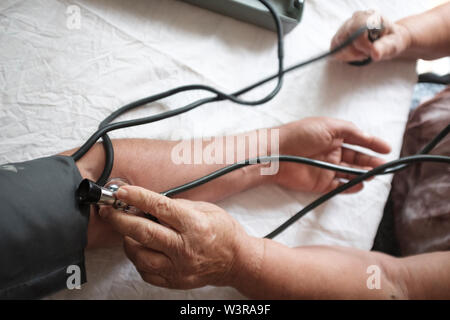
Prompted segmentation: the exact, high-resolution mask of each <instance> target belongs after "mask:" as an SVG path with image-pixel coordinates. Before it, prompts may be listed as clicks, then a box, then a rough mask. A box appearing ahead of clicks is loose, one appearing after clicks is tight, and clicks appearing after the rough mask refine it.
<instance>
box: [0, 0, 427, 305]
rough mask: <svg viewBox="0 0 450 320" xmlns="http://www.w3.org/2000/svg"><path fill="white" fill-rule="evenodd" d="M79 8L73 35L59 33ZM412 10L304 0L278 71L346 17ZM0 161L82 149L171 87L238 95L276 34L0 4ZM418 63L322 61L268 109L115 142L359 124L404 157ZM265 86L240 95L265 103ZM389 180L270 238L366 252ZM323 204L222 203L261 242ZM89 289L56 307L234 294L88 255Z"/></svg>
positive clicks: (198, 113)
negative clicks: (122, 110)
mask: <svg viewBox="0 0 450 320" xmlns="http://www.w3.org/2000/svg"><path fill="white" fill-rule="evenodd" d="M70 5H76V6H78V7H79V8H80V13H81V20H80V21H81V25H80V27H81V29H79V30H76V29H75V30H73V29H69V28H68V27H67V19H68V17H69V16H70V15H69V14H67V12H66V11H67V10H68V7H69V6H70ZM423 6H424V4H421V3H420V1H419V0H414V1H411V0H403V1H395V2H394V1H389V0H382V1H370V0H359V1H355V0H341V1H319V0H309V1H307V3H306V9H305V12H304V18H303V21H302V23H301V24H300V26H299V27H297V28H296V29H295V30H294V31H293V32H291V33H290V34H289V35H288V36H287V37H286V40H285V42H286V45H285V46H286V65H287V66H288V65H291V64H293V63H294V62H297V61H301V60H304V59H307V58H309V57H311V56H313V55H315V54H317V53H321V52H323V51H324V50H327V49H328V47H329V42H330V39H331V38H332V36H333V34H334V33H335V31H336V30H337V28H338V27H339V25H340V24H341V23H342V22H343V21H344V20H345V19H347V18H348V17H349V16H350V15H351V14H352V12H353V11H355V10H357V9H366V8H373V7H375V8H378V9H379V10H380V11H381V12H383V13H385V14H386V15H387V17H389V18H391V19H393V20H395V19H398V18H401V17H403V16H406V15H410V14H413V13H417V12H419V11H421V10H423V9H424V8H423ZM0 42H1V47H2V49H1V50H0V88H1V90H0V128H1V130H0V163H7V162H12V161H22V160H29V159H33V158H37V157H41V156H46V155H51V154H54V153H57V152H61V151H63V150H67V149H70V148H74V147H77V146H79V145H80V144H81V143H83V142H84V141H85V139H87V138H88V137H89V136H90V135H91V134H92V133H93V132H94V131H95V129H96V127H97V126H98V124H99V122H100V121H101V120H102V119H103V118H105V117H106V116H107V115H108V114H109V113H110V112H112V111H113V110H115V109H117V108H118V107H119V106H121V105H123V104H125V103H128V102H131V101H133V100H136V99H138V98H142V97H144V96H148V95H151V94H154V93H156V92H160V91H163V90H166V89H169V88H173V87H175V86H179V85H185V84H191V83H203V84H208V85H212V86H215V87H217V88H219V89H221V90H224V91H226V92H233V91H234V90H236V89H239V88H241V87H243V86H245V85H248V84H250V83H253V82H254V81H255V80H258V79H260V78H261V77H263V76H266V75H269V74H272V73H273V72H275V71H276V67H277V60H276V37H275V34H274V33H272V32H270V31H266V30H263V29H260V28H258V27H255V26H252V25H249V24H245V23H242V22H239V21H236V20H233V19H231V18H228V17H224V16H221V15H218V14H215V13H212V12H209V11H206V10H203V9H200V8H196V7H193V6H191V5H188V4H185V3H183V2H178V1H172V0H135V1H120V0H114V1H111V0H109V1H107V0H84V1H50V0H39V1H17V0H3V1H1V2H0ZM415 80H416V75H415V64H414V63H413V62H401V61H395V62H385V63H380V64H376V65H371V66H368V67H365V68H356V67H350V66H348V65H346V64H342V63H339V62H335V61H325V62H319V63H316V64H314V65H311V66H309V67H307V68H304V69H301V70H298V71H296V72H293V73H291V74H289V75H287V76H286V78H285V84H284V87H283V89H282V91H281V92H280V94H279V95H278V96H277V97H276V98H275V99H274V100H273V101H271V102H270V103H267V104H265V105H263V106H259V107H245V106H240V105H236V104H233V103H230V102H220V103H215V104H211V105H207V106H203V107H201V108H199V109H197V110H194V111H192V112H189V113H187V114H184V115H181V116H178V117H175V118H173V119H169V120H164V121H161V122H159V123H155V124H152V125H146V126H140V127H137V128H131V129H127V130H123V131H120V132H117V133H113V134H111V136H112V137H113V138H119V137H149V138H150V137H151V138H159V139H170V138H179V137H184V138H189V137H199V136H209V135H221V134H231V133H237V132H243V131H247V130H249V129H256V128H261V127H269V126H276V125H280V124H282V123H286V122H290V121H294V120H297V119H300V118H303V117H307V116H317V115H323V116H331V117H337V118H342V119H347V120H351V121H353V122H355V123H356V124H357V125H358V126H359V127H361V128H363V129H364V130H365V131H367V132H368V133H371V134H375V135H378V136H380V137H382V138H384V139H386V140H387V141H389V142H390V143H391V145H392V147H393V152H392V153H391V154H390V155H389V156H387V158H389V159H393V158H396V157H397V156H398V154H399V150H400V146H401V139H402V134H403V130H404V127H405V123H406V119H407V114H408V107H409V104H410V100H411V94H412V88H413V85H414V83H415ZM273 85H274V84H273V83H271V84H269V85H266V86H265V87H263V88H261V89H258V90H255V91H254V92H252V93H251V94H249V95H247V96H246V97H247V98H248V99H251V98H257V97H262V96H263V95H265V94H266V93H267V92H268V91H269V90H271V89H272V88H273ZM207 95H208V94H205V93H202V92H191V93H185V94H179V95H177V96H175V97H172V98H169V99H165V100H163V101H161V102H159V103H157V104H155V105H153V106H150V107H145V108H144V107H143V108H140V109H139V110H136V111H135V112H133V113H132V114H129V115H126V116H125V117H124V118H132V117H138V116H143V115H149V114H154V113H157V112H161V111H164V110H169V109H173V108H176V107H178V106H181V105H185V104H187V103H189V102H191V101H194V100H196V99H198V98H200V97H204V96H207ZM390 179H391V178H390V177H387V176H386V177H379V178H376V179H374V180H373V181H372V182H370V183H367V184H366V188H365V190H364V191H363V192H360V193H358V194H356V195H351V196H349V195H343V196H339V197H336V198H334V199H333V200H331V201H329V202H328V203H326V204H324V205H322V206H321V207H319V208H318V209H316V210H314V211H313V212H311V213H310V214H308V215H307V216H306V217H305V218H303V219H302V220H301V221H299V222H297V223H296V224H295V225H294V226H292V227H291V228H290V229H288V230H287V231H286V232H285V233H283V234H282V235H280V236H279V237H278V238H276V240H277V241H280V242H282V243H285V244H287V245H290V246H298V245H312V244H330V245H342V246H350V247H357V248H361V249H366V250H368V249H370V248H371V246H372V243H373V239H374V236H375V233H376V230H377V226H378V224H379V221H380V219H381V216H382V210H383V206H384V203H385V201H386V198H387V195H388V193H389V189H390ZM316 197H317V196H316V195H311V194H304V193H295V192H288V191H285V190H282V189H280V188H278V187H276V186H265V187H260V188H256V189H254V190H249V191H247V192H244V193H242V194H239V195H237V196H234V197H232V198H230V199H228V200H226V201H223V202H221V203H220V205H221V206H223V207H224V208H225V209H226V210H228V211H229V212H230V213H231V214H232V215H233V216H234V217H236V219H238V220H239V221H240V222H241V223H242V224H243V225H244V226H245V228H246V229H247V230H248V232H249V233H251V234H253V235H260V236H263V235H265V234H266V233H268V232H269V231H271V230H273V229H274V228H275V227H277V226H279V225H280V224H281V222H283V221H284V220H286V219H287V218H289V217H290V216H291V215H293V214H294V213H296V212H297V211H298V210H300V209H301V208H302V207H303V206H305V205H306V204H308V203H309V202H311V201H312V200H314V199H315V198H316ZM86 257H87V270H88V283H87V284H85V285H84V286H83V288H82V289H81V290H75V291H62V292H60V293H58V294H56V295H54V296H53V297H52V298H93V299H103V298H104V299H106V298H138V299H143V298H151V299H160V298H169V299H170V298H182V299H184V298H206V299H208V298H218V299H221V298H224V299H225V298H226V299H228V298H240V297H241V296H240V294H239V293H237V292H236V291H234V290H233V289H230V288H213V287H207V288H203V289H197V290H190V291H176V290H166V289H160V288H156V287H153V286H150V285H147V284H145V283H144V282H143V281H142V280H141V279H140V277H139V275H138V274H137V272H136V271H135V269H134V267H133V266H132V264H131V263H130V262H128V261H127V260H126V258H125V256H124V254H123V252H122V250H121V248H116V249H110V250H101V251H95V252H88V253H87V256H86Z"/></svg>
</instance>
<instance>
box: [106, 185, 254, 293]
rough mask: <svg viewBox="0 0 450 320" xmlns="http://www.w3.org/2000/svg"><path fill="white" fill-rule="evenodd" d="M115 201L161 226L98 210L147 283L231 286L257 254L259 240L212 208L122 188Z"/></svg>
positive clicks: (168, 285)
mask: <svg viewBox="0 0 450 320" xmlns="http://www.w3.org/2000/svg"><path fill="white" fill-rule="evenodd" d="M117 197H118V198H119V199H120V200H123V201H125V202H126V203H128V204H130V205H133V206H135V207H137V208H139V209H141V210H142V211H144V212H149V213H151V214H152V215H153V216H155V217H156V218H158V220H159V221H160V222H161V223H162V224H157V223H155V222H153V221H150V220H148V219H145V218H142V217H138V216H133V215H129V214H126V213H124V212H122V211H115V210H113V209H112V208H108V207H105V208H102V209H101V210H100V216H101V217H102V218H103V219H105V220H106V221H108V222H109V223H110V224H111V225H112V226H113V228H114V229H116V231H118V232H119V233H120V234H122V235H123V236H124V237H125V238H124V248H125V252H126V254H127V256H128V258H129V259H130V260H131V261H132V262H133V263H134V265H135V266H136V269H137V271H138V272H139V273H140V274H141V276H142V279H143V280H144V281H146V282H148V283H150V284H153V285H156V286H160V287H167V288H173V289H192V288H198V287H202V286H205V285H216V286H225V285H232V283H233V281H235V280H236V279H237V277H236V273H238V272H237V271H238V270H241V269H242V268H244V267H246V268H247V267H248V266H249V265H251V264H252V262H251V261H252V259H253V258H252V257H255V255H259V254H261V255H262V250H263V247H262V243H261V239H257V238H253V237H250V236H248V235H247V234H246V233H245V231H244V229H243V228H242V227H241V226H240V224H239V223H238V222H237V221H236V220H234V219H233V218H232V217H231V216H230V215H229V214H228V213H227V212H225V211H224V210H222V209H221V208H219V207H217V206H215V205H213V204H210V203H205V202H192V201H188V200H181V199H170V198H167V197H165V196H162V195H160V194H158V193H154V192H152V191H148V190H146V189H143V188H140V187H134V186H124V187H121V188H120V189H119V191H118V193H117Z"/></svg>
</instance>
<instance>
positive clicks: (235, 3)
mask: <svg viewBox="0 0 450 320" xmlns="http://www.w3.org/2000/svg"><path fill="white" fill-rule="evenodd" d="M188 2H191V3H195V4H199V5H202V6H204V7H207V8H209V9H212V10H215V11H219V12H223V13H226V14H229V15H232V16H234V17H237V18H240V19H243V20H246V21H251V22H253V23H256V24H259V25H262V26H265V27H267V26H268V25H267V24H266V23H265V22H264V23H259V22H257V21H262V20H264V19H262V17H263V16H270V17H271V19H272V23H274V24H273V25H274V27H275V30H276V32H277V37H278V52H277V53H278V72H277V73H276V74H274V75H271V76H268V77H266V78H264V79H261V80H259V81H257V82H255V83H254V84H251V85H249V86H247V87H245V88H242V89H240V90H238V91H236V92H234V93H224V92H222V91H220V90H218V89H216V88H213V87H210V86H207V85H202V84H194V85H185V86H181V87H178V88H174V89H171V90H168V91H165V92H161V93H158V94H155V95H152V96H149V97H146V98H143V99H140V100H137V101H134V102H132V103H129V104H127V105H125V106H123V107H121V108H119V109H118V110H116V111H115V112H113V113H112V114H111V115H109V116H108V117H107V118H106V119H105V120H103V121H102V122H101V123H100V125H99V129H98V130H97V131H96V132H95V133H94V134H93V135H92V136H91V137H90V138H89V139H88V140H87V141H86V142H85V143H84V144H83V145H82V146H81V147H80V149H78V150H77V151H76V152H75V153H74V154H73V155H72V158H73V160H74V161H78V160H79V159H81V158H82V157H83V156H84V155H85V154H86V153H87V152H88V151H89V150H90V148H92V146H93V145H94V144H95V143H96V142H97V141H98V140H99V139H102V142H103V146H104V149H105V167H104V169H103V172H102V174H101V176H100V177H99V178H98V180H97V182H93V181H89V180H84V181H83V182H82V183H81V184H80V186H79V188H78V193H77V194H78V200H79V202H80V203H81V204H94V205H110V206H113V207H115V208H117V209H121V210H124V211H126V212H131V213H133V212H136V211H139V210H138V209H136V208H133V207H130V206H129V205H128V204H126V203H123V202H120V201H118V200H117V199H116V197H115V192H116V191H117V188H118V185H107V182H108V179H109V176H110V174H111V171H112V167H113V163H114V150H113V145H112V142H111V140H110V138H109V136H108V132H111V131H114V130H118V129H123V128H127V127H132V126H138V125H144V124H149V123H153V122H156V121H160V120H164V119H167V118H170V117H174V116H176V115H179V114H182V113H185V112H188V111H190V110H193V109H195V108H198V107H200V106H202V105H206V104H209V103H213V102H217V101H224V100H230V101H232V102H234V103H236V104H241V105H245V106H248V107H253V106H257V105H261V104H264V103H266V102H268V101H270V100H271V99H273V98H274V97H275V96H276V95H277V94H278V93H279V91H280V90H281V88H282V84H283V79H284V75H285V74H286V73H288V72H291V71H293V70H296V69H298V68H301V67H303V66H306V65H308V64H311V63H313V62H316V61H319V60H322V59H324V58H327V57H329V56H331V55H333V54H335V53H337V52H339V51H340V50H342V49H344V48H346V47H347V46H349V45H351V44H352V43H353V41H354V40H356V39H357V38H359V37H360V36H362V35H366V36H367V37H369V40H370V41H372V42H373V41H376V40H377V39H378V38H380V37H381V36H382V32H383V26H382V25H380V24H375V25H367V26H362V27H361V28H360V29H358V30H357V31H356V32H354V33H353V34H352V35H350V36H349V38H348V39H347V40H346V41H344V42H343V43H341V44H340V45H338V46H337V47H335V48H333V49H331V50H330V51H328V52H325V53H323V54H320V55H318V56H316V57H313V58H311V59H309V60H307V61H303V62H299V63H296V64H294V65H291V66H288V67H285V66H284V45H283V36H284V25H286V14H288V13H290V14H292V12H294V11H295V10H294V9H293V8H295V9H296V10H297V11H295V12H296V13H295V14H296V15H295V17H296V18H295V19H294V20H296V21H297V22H298V21H300V18H301V15H302V12H303V5H304V2H303V1H275V0H273V1H268V0H253V1H250V0H246V1H244V0H227V1H225V0H215V1H208V0H204V1H200V0H198V1H197V0H188ZM213 3H214V4H213ZM250 3H251V6H250V5H249V4H250ZM257 4H258V5H257ZM227 5H228V6H227ZM244 7H246V9H245V10H244V9H242V8H244ZM263 7H264V8H265V10H264V11H263V12H264V14H263V15H262V16H259V17H260V18H258V19H262V20H257V19H256V18H255V17H256V16H257V14H256V13H257V12H259V13H261V12H260V11H262V8H263ZM239 8H240V9H242V10H241V11H243V12H246V16H245V17H243V16H241V14H242V15H244V13H242V12H241V13H240V14H238V15H237V12H238V11H239V10H238V9H239ZM292 10H294V11H292ZM280 12H281V14H280ZM250 17H251V18H250ZM283 17H284V18H283ZM255 19H256V20H255ZM283 19H284V21H285V23H283ZM291 27H292V26H291ZM288 28H289V26H288ZM370 62H371V60H370V58H368V59H366V60H364V61H358V62H352V63H351V64H353V65H358V66H361V65H366V64H368V63H370ZM272 80H277V83H276V86H275V88H274V89H273V90H272V91H271V92H270V93H269V94H268V95H267V96H265V97H263V98H261V99H258V100H254V101H249V100H245V99H242V98H241V96H242V95H244V94H245V93H247V92H250V91H251V90H253V89H254V88H257V87H260V86H261V85H263V84H266V83H267V82H270V81H272ZM193 90H202V91H207V92H210V93H211V96H209V97H206V98H202V99H200V100H197V101H194V102H192V103H190V104H188V105H186V106H182V107H179V108H176V109H172V110H169V111H166V112H163V113H161V114H157V115H152V116H148V117H144V118H139V119H133V120H126V121H120V122H113V121H114V120H115V119H116V118H117V117H119V116H120V115H122V114H124V113H126V112H128V111H130V110H133V109H135V108H138V107H141V106H143V105H146V104H149V103H153V102H155V101H158V100H160V99H163V98H166V97H169V96H172V95H175V94H180V93H183V92H188V91H193ZM449 133H450V125H448V126H447V127H446V128H444V130H442V131H441V132H440V133H439V134H438V135H437V136H436V137H435V138H434V139H433V140H432V141H431V142H430V143H428V144H427V145H426V146H425V147H424V148H423V149H422V150H421V152H419V154H417V155H413V156H410V157H405V158H401V159H397V160H394V161H391V162H388V163H385V164H383V165H381V166H379V167H377V168H374V169H372V170H370V171H368V170H362V169H355V168H349V167H345V166H339V165H334V164H330V163H327V162H323V161H318V160H313V159H308V158H303V157H295V156H289V155H280V156H273V157H272V156H266V157H259V158H256V159H247V160H245V161H242V162H239V163H235V164H233V165H231V166H228V167H224V168H222V169H219V170H217V171H215V172H213V173H210V174H208V175H207V176H205V177H202V178H200V179H197V180H195V181H192V182H189V183H186V184H184V185H182V186H179V187H176V188H173V189H171V190H167V191H166V192H163V193H162V194H163V195H165V196H168V197H171V196H174V195H176V194H179V193H181V192H184V191H186V190H189V189H192V188H195V187H198V186H200V185H203V184H205V183H208V182H209V181H211V180H214V179H216V178H218V177H221V176H223V175H225V174H227V173H229V172H232V171H233V170H236V169H239V168H242V167H245V166H249V165H253V164H256V163H267V162H270V161H286V162H294V163H301V164H306V165H310V166H315V167H319V168H323V169H328V170H334V171H338V172H343V173H347V174H351V175H354V176H355V178H354V179H352V180H350V181H348V182H347V183H345V184H343V185H341V186H339V187H338V188H336V189H335V190H333V191H331V192H329V193H327V194H325V195H323V196H321V197H319V198H318V199H317V200H315V201H314V202H312V203H311V204H309V205H307V206H306V207H304V208H303V209H302V210H301V211H299V212H298V213H297V214H295V215H294V216H292V217H291V218H290V219H289V220H287V221H286V222H284V223H283V224H281V225H280V226H279V227H278V228H277V229H275V230H274V231H273V232H271V233H270V234H268V235H267V236H266V238H273V237H275V236H277V235H278V234H280V233H281V232H283V231H284V230H285V229H286V228H288V227H289V226H290V225H292V224H293V223H294V222H296V221H297V220H298V219H300V218H301V217H303V216H304V215H305V214H307V213H308V212H310V211H311V210H313V209H314V208H316V207H318V206H319V205H321V204H322V203H324V202H326V201H328V200H329V199H331V198H332V197H334V196H336V195H338V194H339V193H341V192H344V191H345V190H348V189H349V188H351V187H353V186H355V185H357V184H359V183H361V182H363V181H365V180H367V179H369V178H371V177H373V176H376V175H384V174H392V173H395V172H397V171H400V170H403V169H404V168H406V167H407V166H408V165H410V164H412V163H418V162H436V163H450V157H445V156H437V155H428V153H429V152H430V151H431V150H432V149H433V148H434V147H435V146H436V145H437V144H438V143H439V142H440V141H441V140H442V139H443V138H444V137H445V136H446V135H447V134H449ZM105 184H106V185H105ZM144 215H145V216H147V217H149V218H152V216H151V215H150V214H148V213H144Z"/></svg>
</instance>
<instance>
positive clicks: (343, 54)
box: [331, 10, 412, 62]
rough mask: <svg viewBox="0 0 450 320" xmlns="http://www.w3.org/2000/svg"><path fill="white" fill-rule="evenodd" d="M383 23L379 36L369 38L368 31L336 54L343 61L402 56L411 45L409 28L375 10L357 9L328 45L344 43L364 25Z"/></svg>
mask: <svg viewBox="0 0 450 320" xmlns="http://www.w3.org/2000/svg"><path fill="white" fill-rule="evenodd" d="M371 24H373V25H375V26H381V24H382V25H383V27H384V30H383V33H382V37H381V39H379V40H377V41H375V42H373V43H372V42H370V41H369V38H368V35H367V31H366V32H365V33H364V34H363V35H361V36H360V37H359V38H358V39H357V40H355V41H353V43H352V44H351V45H350V46H348V47H347V48H345V49H343V50H342V51H340V52H338V53H337V54H336V55H335V58H336V59H338V60H342V61H347V62H349V61H361V60H364V59H366V58H367V57H371V58H372V59H373V60H374V61H379V60H387V59H393V58H396V57H398V56H401V55H402V54H403V53H405V52H406V51H407V49H408V48H409V47H410V46H411V41H412V40H411V38H412V37H411V31H410V30H409V29H408V27H407V26H406V25H404V24H402V22H401V21H400V22H397V23H392V22H390V21H389V20H388V19H386V18H385V17H383V16H382V15H380V14H379V13H377V12H376V11H374V10H367V11H357V12H355V13H354V14H353V16H352V17H351V18H350V19H348V20H347V21H346V22H345V23H344V24H343V25H342V27H341V28H340V29H339V30H338V31H337V33H336V35H335V36H334V37H333V39H332V41H331V48H334V47H336V46H338V45H339V44H341V43H343V42H344V41H345V40H346V39H347V38H348V37H349V36H350V35H351V34H352V33H354V32H356V30H358V29H359V28H361V27H363V26H366V25H368V26H370V25H371Z"/></svg>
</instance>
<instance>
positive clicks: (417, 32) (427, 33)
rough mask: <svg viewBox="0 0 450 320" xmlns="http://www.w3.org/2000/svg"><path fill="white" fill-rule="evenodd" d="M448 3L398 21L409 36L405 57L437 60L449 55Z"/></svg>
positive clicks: (449, 4)
mask: <svg viewBox="0 0 450 320" xmlns="http://www.w3.org/2000/svg"><path fill="white" fill-rule="evenodd" d="M449 17H450V3H446V4H443V5H441V6H439V7H437V8H434V9H432V10H430V11H427V12H425V13H422V14H419V15H415V16H411V17H407V18H405V19H402V20H400V21H398V23H399V24H401V25H403V26H405V27H406V28H407V29H408V30H409V33H410V35H411V46H410V48H409V49H408V50H406V52H405V53H404V56H405V57H408V58H415V59H427V60H432V59H437V58H442V57H445V56H448V55H450V18H449Z"/></svg>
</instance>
